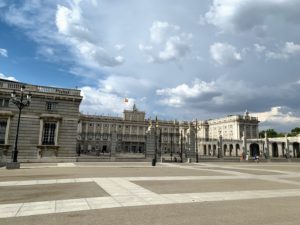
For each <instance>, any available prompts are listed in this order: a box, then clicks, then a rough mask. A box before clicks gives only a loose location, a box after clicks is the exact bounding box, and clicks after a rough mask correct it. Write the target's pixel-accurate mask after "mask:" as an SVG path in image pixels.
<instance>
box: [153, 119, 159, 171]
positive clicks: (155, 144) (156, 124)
mask: <svg viewBox="0 0 300 225" xmlns="http://www.w3.org/2000/svg"><path fill="white" fill-rule="evenodd" d="M157 127H158V121H157V116H156V118H155V128H154V158H153V159H152V166H155V165H156V160H157Z"/></svg>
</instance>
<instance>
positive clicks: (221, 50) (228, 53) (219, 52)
mask: <svg viewBox="0 0 300 225" xmlns="http://www.w3.org/2000/svg"><path fill="white" fill-rule="evenodd" d="M210 55H211V57H212V59H213V60H214V61H215V62H216V63H217V64H219V65H225V66H226V65H227V66H232V65H237V64H239V63H241V62H242V61H243V59H242V56H241V53H239V52H237V50H236V48H235V47H234V46H232V45H230V44H227V43H220V42H217V43H214V44H212V45H211V46H210Z"/></svg>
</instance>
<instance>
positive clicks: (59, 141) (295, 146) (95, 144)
mask: <svg viewBox="0 0 300 225" xmlns="http://www.w3.org/2000/svg"><path fill="white" fill-rule="evenodd" d="M21 89H22V91H21ZM12 94H13V95H12ZM22 95H24V96H23V97H25V96H29V95H30V96H31V98H30V104H29V105H28V106H27V107H24V108H23V109H22V111H21V114H20V120H19V109H18V106H19V105H18V103H17V102H16V99H19V100H20V98H21V96H22ZM12 96H13V98H12ZM81 101H82V96H81V93H80V90H76V89H66V88H55V87H47V86H38V85H31V84H25V83H22V82H14V81H8V80H3V79H0V162H9V161H10V160H11V158H12V155H13V154H12V153H13V152H14V151H15V149H16V144H17V150H18V160H19V161H47V160H54V161H55V160H57V161H58V160H60V161H66V160H80V159H82V160H89V159H99V160H100V159H103V160H109V161H113V160H118V159H122V158H130V159H140V160H143V159H144V160H149V159H151V158H153V157H159V158H161V159H162V160H163V159H166V160H168V159H171V160H175V161H176V160H179V159H187V158H190V159H196V158H199V157H216V158H221V157H240V156H241V155H242V154H249V155H256V154H257V155H263V154H264V155H265V156H266V157H267V156H269V157H286V156H287V155H288V156H289V157H294V158H297V157H300V150H299V142H300V137H293V138H290V137H289V138H288V137H286V138H279V139H274V138H273V139H268V138H259V136H258V126H259V121H258V119H257V118H256V117H251V116H250V114H249V113H248V112H247V111H246V112H245V114H244V115H229V116H226V117H223V118H219V119H211V120H193V121H177V120H172V121H167V120H161V119H158V118H155V119H153V118H152V119H151V118H147V117H146V113H145V112H143V111H140V110H139V109H138V108H137V107H136V105H134V106H133V107H132V109H130V110H124V112H123V116H122V117H112V116H99V115H86V114H82V113H80V112H79V107H80V103H81ZM18 121H20V126H19V132H17V127H18ZM17 133H18V138H16V136H17ZM16 139H17V140H18V142H17V143H16Z"/></svg>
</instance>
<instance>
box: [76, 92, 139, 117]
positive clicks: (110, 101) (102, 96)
mask: <svg viewBox="0 0 300 225" xmlns="http://www.w3.org/2000/svg"><path fill="white" fill-rule="evenodd" d="M80 90H81V91H82V95H83V101H82V103H81V105H80V111H81V112H83V113H89V114H96V113H97V114H99V113H100V114H101V113H102V114H107V113H108V112H110V113H111V112H112V113H116V114H121V113H122V112H123V110H124V109H129V108H131V107H132V106H133V104H134V102H135V100H134V99H132V98H128V102H127V103H126V102H125V101H124V99H125V98H127V96H124V97H123V96H119V95H117V94H114V93H109V92H107V91H105V90H103V89H102V88H101V87H98V88H93V87H89V86H85V87H82V88H80Z"/></svg>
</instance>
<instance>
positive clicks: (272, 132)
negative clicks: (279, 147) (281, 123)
mask: <svg viewBox="0 0 300 225" xmlns="http://www.w3.org/2000/svg"><path fill="white" fill-rule="evenodd" d="M265 132H266V133H267V137H268V138H274V137H284V134H283V133H278V132H277V131H275V130H274V129H267V130H263V131H261V132H259V136H260V137H262V138H264V137H265Z"/></svg>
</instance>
